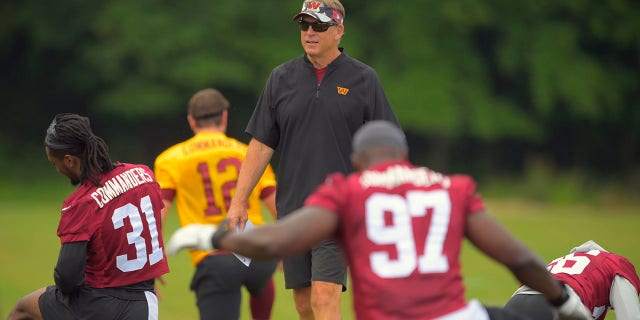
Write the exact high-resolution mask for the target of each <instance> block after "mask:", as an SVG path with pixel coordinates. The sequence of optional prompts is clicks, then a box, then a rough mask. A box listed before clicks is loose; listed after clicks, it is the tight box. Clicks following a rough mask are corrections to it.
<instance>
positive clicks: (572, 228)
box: [0, 178, 640, 320]
mask: <svg viewBox="0 0 640 320" xmlns="http://www.w3.org/2000/svg"><path fill="white" fill-rule="evenodd" d="M54 181H55V183H38V184H35V185H31V186H29V187H16V186H15V185H13V186H12V185H5V186H0V243H1V245H0V318H2V319H4V318H6V316H7V314H8V312H9V310H10V309H11V307H12V306H13V305H14V303H15V302H16V301H17V299H19V298H20V297H22V296H23V295H25V294H27V293H29V292H31V291H32V290H34V289H36V288H39V287H42V286H45V285H49V284H52V283H53V267H54V265H55V263H56V260H57V254H58V250H59V241H58V238H57V236H56V228H57V222H58V214H59V213H58V212H59V208H60V205H61V202H62V200H63V198H64V197H65V196H66V195H67V194H68V193H69V192H71V191H72V190H73V188H72V187H71V186H69V185H68V183H67V182H66V181H65V180H62V179H60V178H58V180H54ZM486 202H487V207H488V209H489V211H490V212H491V213H492V214H493V216H494V217H495V218H496V219H497V220H499V221H500V222H502V223H503V224H504V225H505V226H506V227H507V228H508V229H509V230H510V231H511V233H513V234H514V235H515V236H516V237H517V238H519V239H520V240H522V241H523V242H524V243H525V244H527V245H528V246H530V247H531V248H532V249H534V250H535V251H536V252H538V253H539V254H540V256H541V257H542V258H543V259H545V260H547V261H548V260H550V259H553V258H555V257H557V256H560V255H563V254H565V253H566V252H567V251H568V250H569V249H570V248H572V247H573V246H575V245H577V244H579V243H582V242H584V241H586V240H589V239H593V240H595V241H597V242H598V243H600V244H601V245H602V246H603V247H605V248H607V249H609V250H611V251H613V252H617V253H619V254H622V255H624V256H626V257H628V258H629V259H630V260H631V262H633V263H634V264H635V265H640V251H638V250H637V246H635V245H634V242H635V241H637V239H638V231H637V229H638V227H639V226H640V211H639V210H638V207H637V206H631V205H626V204H625V205H619V206H614V207H609V206H608V207H604V206H598V207H596V206H586V205H584V206H583V205H561V206H558V205H548V204H543V203H534V202H527V201H523V200H493V199H486ZM177 226H178V223H177V218H176V216H175V213H172V214H171V216H170V218H169V220H168V222H167V225H166V226H165V234H166V235H165V237H166V238H167V239H168V237H169V235H170V234H171V232H173V231H174V230H175V229H176V228H177ZM169 263H170V267H171V273H170V274H168V275H167V276H165V280H166V282H167V284H166V286H164V287H161V295H162V299H161V301H160V317H161V319H169V320H171V319H196V318H197V315H198V314H197V309H196V307H195V303H194V300H195V299H194V297H193V294H192V293H191V292H190V291H189V289H188V285H189V281H190V279H191V275H192V272H193V268H192V267H191V265H190V262H189V258H188V255H187V253H185V252H182V253H180V254H179V255H178V256H176V257H171V258H170V259H169ZM463 273H464V276H465V283H466V285H467V289H468V290H467V296H468V297H469V298H478V299H479V300H480V301H482V302H483V303H485V304H488V305H502V304H503V303H504V302H505V301H506V300H507V299H508V298H509V296H510V295H511V293H512V292H513V291H514V290H515V289H516V287H517V282H516V281H515V279H514V278H513V277H512V276H511V275H510V274H509V273H508V272H507V271H506V270H505V269H504V268H502V267H500V266H499V265H497V264H496V263H495V262H493V261H491V260H489V259H487V258H486V257H484V256H482V255H481V254H479V253H478V252H477V251H476V250H475V249H474V248H473V247H472V246H471V245H469V244H468V243H466V244H465V248H464V250H463ZM350 297H351V296H350V294H349V292H347V294H345V295H343V301H342V303H343V310H344V312H343V314H344V319H345V320H349V319H353V313H352V311H351V306H350V304H351V301H350ZM245 298H246V295H245ZM245 301H246V300H245ZM295 318H296V313H295V309H294V307H293V303H292V298H291V292H290V291H288V290H284V284H283V280H282V273H281V272H280V271H278V272H277V273H276V302H275V306H274V310H273V319H295ZM242 319H250V317H249V314H248V306H247V304H243V306H242ZM607 319H609V320H610V319H615V316H614V314H613V313H609V316H608V317H607Z"/></svg>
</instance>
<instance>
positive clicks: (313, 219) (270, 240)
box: [219, 207, 338, 259]
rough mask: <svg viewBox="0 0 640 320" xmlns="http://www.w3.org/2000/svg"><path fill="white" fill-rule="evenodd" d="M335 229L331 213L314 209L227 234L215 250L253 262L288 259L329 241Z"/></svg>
mask: <svg viewBox="0 0 640 320" xmlns="http://www.w3.org/2000/svg"><path fill="white" fill-rule="evenodd" d="M337 225H338V217H337V216H336V215H335V214H334V213H332V212H330V211H327V210H325V209H321V208H318V207H304V208H302V209H299V210H297V211H294V212H292V213H291V214H290V215H288V216H287V217H286V218H285V219H283V220H280V221H279V222H277V223H275V224H271V225H265V226H261V227H257V228H255V229H252V230H249V231H246V232H239V233H229V234H227V235H226V236H224V237H223V238H222V239H221V240H220V242H219V246H220V248H221V249H225V250H229V251H232V252H235V253H238V254H241V255H244V256H247V257H252V258H255V259H272V258H282V257H288V256H292V255H295V254H298V253H301V252H304V251H306V250H308V249H309V248H311V247H313V246H314V245H315V244H317V243H318V242H320V241H321V240H323V239H326V238H329V237H331V236H332V235H333V233H334V232H335V230H336V228H337Z"/></svg>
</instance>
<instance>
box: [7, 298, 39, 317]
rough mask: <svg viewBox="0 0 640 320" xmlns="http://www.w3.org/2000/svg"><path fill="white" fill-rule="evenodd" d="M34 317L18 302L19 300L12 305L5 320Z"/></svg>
mask: <svg viewBox="0 0 640 320" xmlns="http://www.w3.org/2000/svg"><path fill="white" fill-rule="evenodd" d="M29 319H35V318H34V317H32V316H31V314H29V313H28V312H27V311H26V310H25V309H24V308H23V307H22V306H21V304H20V301H18V303H17V304H16V305H15V306H14V307H13V309H12V310H11V312H9V316H8V317H7V320H29Z"/></svg>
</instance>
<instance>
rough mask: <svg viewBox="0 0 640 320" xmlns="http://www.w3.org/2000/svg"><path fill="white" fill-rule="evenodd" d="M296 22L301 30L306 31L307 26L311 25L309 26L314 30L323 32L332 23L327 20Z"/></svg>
mask: <svg viewBox="0 0 640 320" xmlns="http://www.w3.org/2000/svg"><path fill="white" fill-rule="evenodd" d="M298 24H299V25H300V30H301V31H307V30H309V26H311V28H312V29H313V31H315V32H325V31H327V30H329V28H330V27H331V26H333V25H334V24H332V23H328V22H307V21H300V22H298Z"/></svg>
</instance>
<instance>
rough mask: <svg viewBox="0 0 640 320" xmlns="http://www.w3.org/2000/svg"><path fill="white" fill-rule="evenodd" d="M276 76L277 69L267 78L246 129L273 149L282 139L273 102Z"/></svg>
mask: <svg viewBox="0 0 640 320" xmlns="http://www.w3.org/2000/svg"><path fill="white" fill-rule="evenodd" d="M274 77H276V72H275V70H274V71H272V72H271V75H270V76H269V79H267V83H266V84H265V87H264V89H263V90H262V94H261V95H260V98H259V99H258V102H257V104H256V107H255V109H254V110H253V114H252V115H251V118H250V119H249V124H247V128H246V130H245V132H246V133H248V134H250V135H251V136H252V137H253V138H254V139H256V140H258V141H260V142H262V143H263V144H265V145H267V146H269V147H270V148H272V149H275V148H276V147H277V146H278V143H279V141H280V130H279V129H278V126H277V123H276V119H275V111H274V109H273V107H272V105H273V104H272V102H271V100H272V99H271V91H272V90H274V86H273V82H274Z"/></svg>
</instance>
